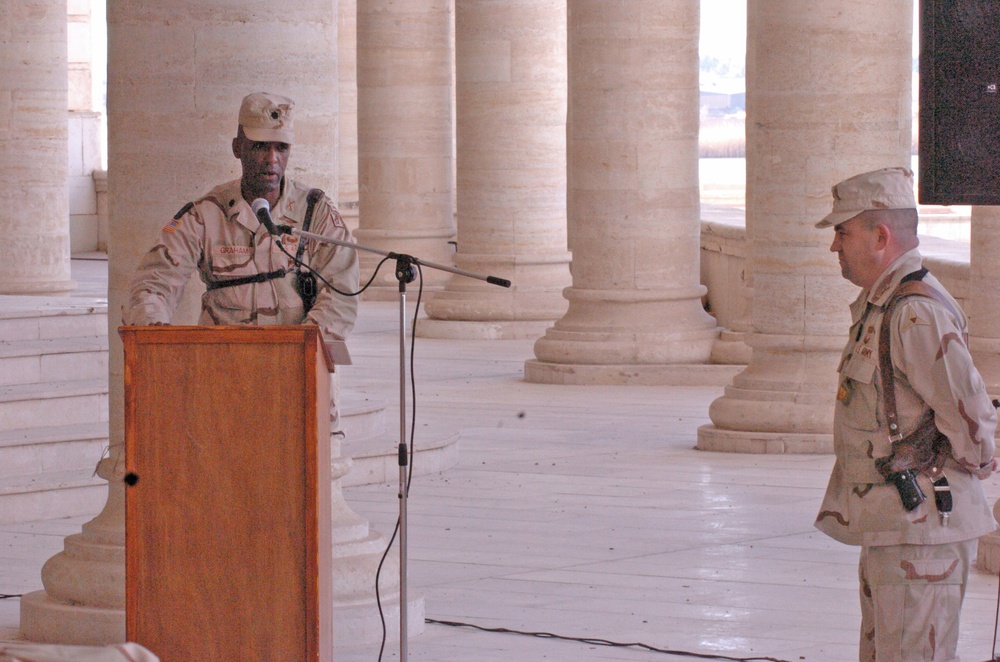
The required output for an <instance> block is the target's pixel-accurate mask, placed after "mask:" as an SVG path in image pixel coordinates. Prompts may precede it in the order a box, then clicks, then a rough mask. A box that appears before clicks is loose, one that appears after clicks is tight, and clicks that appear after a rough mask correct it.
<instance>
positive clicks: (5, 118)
mask: <svg viewBox="0 0 1000 662" xmlns="http://www.w3.org/2000/svg"><path fill="white" fill-rule="evenodd" d="M0 16H3V21H0V65H2V66H0V236H2V237H3V238H4V240H3V241H2V242H0V294H65V293H67V292H71V291H73V289H74V288H75V287H76V284H75V283H74V282H73V281H72V280H71V278H70V257H69V256H70V234H69V188H68V186H67V181H66V173H67V160H68V158H69V152H68V147H67V137H68V130H67V123H66V112H67V110H68V106H67V104H68V95H69V92H68V89H69V84H68V78H67V75H68V74H67V50H66V49H67V42H66V34H67V32H66V16H67V13H66V0H0Z"/></svg>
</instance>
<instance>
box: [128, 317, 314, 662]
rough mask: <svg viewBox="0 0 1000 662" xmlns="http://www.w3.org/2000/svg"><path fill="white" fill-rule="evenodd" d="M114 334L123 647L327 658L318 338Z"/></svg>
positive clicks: (164, 655)
mask: <svg viewBox="0 0 1000 662" xmlns="http://www.w3.org/2000/svg"><path fill="white" fill-rule="evenodd" d="M119 332H120V334H121V336H122V339H123V342H124V346H125V468H126V476H125V483H126V490H125V557H126V562H125V572H126V582H125V605H126V634H127V637H128V640H129V641H134V642H136V643H139V644H141V645H143V646H145V647H147V648H149V649H150V650H151V651H152V652H153V653H155V654H156V655H158V656H160V659H161V660H163V661H164V662H174V661H177V662H189V661H190V660H262V661H264V660H267V661H271V660H289V661H293V660H294V661H296V662H297V661H299V660H309V661H312V660H330V659H332V656H333V623H332V614H331V612H332V609H333V598H332V577H331V564H332V561H333V558H332V548H333V547H332V541H331V524H330V517H331V514H330V378H329V372H330V371H332V369H333V365H332V362H331V361H330V359H329V355H328V354H327V352H326V351H325V348H324V345H323V342H322V338H321V336H320V333H319V329H318V328H317V327H315V326H272V327H252V326H246V327H244V326H241V327H230V326H222V327H171V326H154V327H122V328H121V329H120V330H119Z"/></svg>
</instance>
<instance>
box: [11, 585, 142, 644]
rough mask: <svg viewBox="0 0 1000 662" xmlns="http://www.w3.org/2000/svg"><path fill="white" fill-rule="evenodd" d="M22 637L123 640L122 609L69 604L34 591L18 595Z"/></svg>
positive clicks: (59, 641)
mask: <svg viewBox="0 0 1000 662" xmlns="http://www.w3.org/2000/svg"><path fill="white" fill-rule="evenodd" d="M21 637H22V638H24V639H26V640H28V641H33V642H38V643H43V644H67V645H74V646H107V645H110V644H120V643H122V642H124V641H125V610H124V609H109V608H103V607H87V606H83V605H78V604H72V603H69V602H63V601H61V600H55V599H53V598H52V597H50V596H49V595H48V594H47V593H46V592H45V591H34V592H33V593H28V594H26V595H24V596H22V597H21Z"/></svg>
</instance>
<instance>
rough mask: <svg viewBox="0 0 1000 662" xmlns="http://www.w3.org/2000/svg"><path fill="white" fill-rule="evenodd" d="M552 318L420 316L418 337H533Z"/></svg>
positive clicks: (488, 338) (539, 334)
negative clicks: (481, 318) (441, 317)
mask: <svg viewBox="0 0 1000 662" xmlns="http://www.w3.org/2000/svg"><path fill="white" fill-rule="evenodd" d="M553 321H554V320H494V321H489V322H474V321H464V320H437V319H421V320H418V321H417V337H418V338H439V339H447V340H535V339H537V338H541V337H542V336H543V335H545V330H546V329H548V328H549V327H550V326H552V322H553Z"/></svg>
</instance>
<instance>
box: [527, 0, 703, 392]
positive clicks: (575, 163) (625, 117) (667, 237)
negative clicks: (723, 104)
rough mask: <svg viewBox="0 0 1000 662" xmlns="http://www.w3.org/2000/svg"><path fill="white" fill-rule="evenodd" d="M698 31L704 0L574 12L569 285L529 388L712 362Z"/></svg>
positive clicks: (640, 378) (604, 5) (586, 3)
mask: <svg viewBox="0 0 1000 662" xmlns="http://www.w3.org/2000/svg"><path fill="white" fill-rule="evenodd" d="M698 21H699V7H698V2H697V0H666V1H661V2H648V1H643V2H629V3H622V2H612V3H609V2H604V1H603V0H572V2H570V3H569V127H568V139H569V142H568V145H567V149H568V164H569V165H568V170H569V172H568V194H567V205H568V210H567V213H568V219H569V244H570V245H569V247H570V249H571V250H572V251H573V269H572V272H573V284H572V286H571V287H569V288H567V289H566V290H565V292H564V295H565V297H566V298H567V299H568V300H569V309H568V310H567V312H566V314H565V315H564V316H563V317H562V318H561V319H559V320H558V321H556V323H555V325H554V326H553V327H552V328H550V329H549V330H548V331H547V332H546V334H545V336H544V337H542V338H540V339H539V340H538V341H537V342H536V343H535V356H536V357H537V360H532V361H528V362H527V363H526V364H525V379H527V380H528V381H530V382H542V383H572V384H588V383H666V382H669V381H672V380H673V379H676V376H677V374H678V371H677V370H675V367H676V366H678V365H680V364H689V365H690V364H698V363H705V362H707V361H708V359H709V356H710V354H711V351H712V344H713V342H714V341H715V338H716V337H717V335H718V330H717V328H716V323H715V320H714V319H713V318H712V317H711V316H710V315H708V314H707V313H706V312H705V310H704V308H703V307H702V302H701V298H702V296H704V294H705V288H704V287H703V286H702V285H701V283H700V282H699V250H700V241H699V234H700V229H701V225H700V221H699V215H700V214H699V211H700V207H699V191H698ZM686 376H687V377H692V375H691V373H690V372H687V373H686ZM685 381H687V380H686V379H685ZM688 383H690V382H688Z"/></svg>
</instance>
